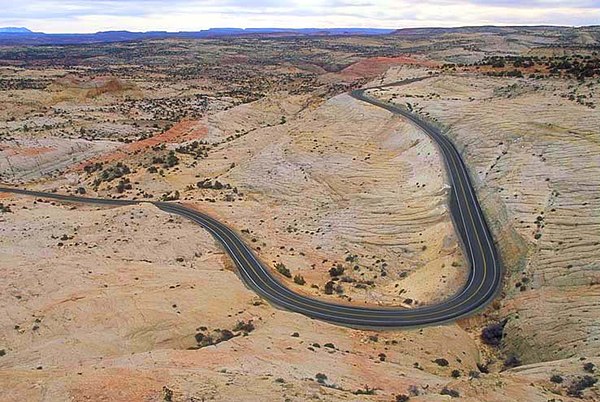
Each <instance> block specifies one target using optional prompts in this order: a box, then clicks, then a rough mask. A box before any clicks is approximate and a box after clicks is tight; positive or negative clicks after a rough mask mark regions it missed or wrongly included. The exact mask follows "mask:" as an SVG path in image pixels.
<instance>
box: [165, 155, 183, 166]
mask: <svg viewBox="0 0 600 402" xmlns="http://www.w3.org/2000/svg"><path fill="white" fill-rule="evenodd" d="M178 164H179V158H178V157H177V156H176V155H175V151H169V154H168V155H167V159H166V160H165V165H164V166H165V167H167V168H170V167H173V166H175V165H178Z"/></svg>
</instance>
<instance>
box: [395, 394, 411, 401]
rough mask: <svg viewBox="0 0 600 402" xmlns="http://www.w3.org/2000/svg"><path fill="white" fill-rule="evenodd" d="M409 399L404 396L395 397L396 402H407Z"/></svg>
mask: <svg viewBox="0 0 600 402" xmlns="http://www.w3.org/2000/svg"><path fill="white" fill-rule="evenodd" d="M409 400H410V397H409V396H408V395H405V394H400V395H396V402H408V401H409Z"/></svg>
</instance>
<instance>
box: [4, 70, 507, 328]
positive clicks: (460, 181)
mask: <svg viewBox="0 0 600 402" xmlns="http://www.w3.org/2000/svg"><path fill="white" fill-rule="evenodd" d="M415 80H416V79H415ZM415 80H407V81H404V83H409V82H414V81H415ZM351 95H352V96H353V97H354V98H356V99H359V100H361V101H364V102H368V103H370V104H372V105H375V106H378V107H381V108H384V109H386V110H388V111H390V112H392V113H394V114H396V115H400V116H402V117H404V118H406V119H408V120H410V121H411V122H412V123H413V124H415V125H416V126H418V127H419V128H420V129H422V130H423V131H425V132H426V133H427V134H428V135H429V136H430V137H431V138H432V139H433V140H434V141H435V142H436V144H437V146H438V148H439V150H440V152H441V154H442V155H443V157H444V160H445V164H446V168H447V171H448V176H449V177H450V181H451V183H452V190H451V195H450V211H451V214H452V218H453V222H454V225H455V228H456V230H457V232H458V234H459V237H460V239H461V241H462V245H463V249H464V254H465V256H466V258H467V260H468V261H469V267H470V272H469V277H468V280H467V283H466V284H465V285H464V287H463V288H462V289H460V290H459V291H458V292H457V293H456V294H455V295H454V296H452V297H450V298H449V299H447V300H445V301H443V302H441V303H439V304H435V305H430V306H424V307H419V308H413V309H405V308H394V307H359V306H350V305H341V304H336V303H332V302H327V301H322V300H318V299H312V298H310V297H308V296H304V295H301V294H298V293H294V292H293V291H292V290H290V289H288V288H287V287H286V286H284V285H283V284H282V283H281V282H280V281H279V280H278V279H277V278H276V276H275V275H274V274H273V272H272V270H271V268H269V267H267V266H265V265H264V264H262V263H261V262H260V261H259V260H258V258H256V256H255V255H254V253H253V251H252V250H251V249H250V247H249V246H247V245H246V244H245V243H244V242H243V241H242V239H241V237H240V235H239V234H237V233H236V232H234V231H233V230H232V229H230V228H229V227H228V226H226V225H224V224H223V223H221V222H219V221H217V220H216V219H214V218H212V217H210V216H208V215H206V214H203V213H202V212H198V211H196V210H193V209H190V208H187V207H185V206H183V205H180V204H176V203H167V202H152V204H154V205H155V206H157V207H158V208H160V209H161V210H163V211H165V212H168V213H172V214H177V215H180V216H183V217H185V218H188V219H190V220H191V221H194V222H196V223H197V224H199V225H201V226H202V227H204V228H205V229H206V230H208V231H209V232H210V233H211V234H212V235H213V236H214V237H215V239H216V240H218V241H219V242H220V243H221V245H222V246H223V247H224V248H225V250H226V251H227V253H228V254H229V255H230V256H231V258H232V259H233V260H234V262H235V265H236V266H237V268H238V270H239V275H240V277H241V278H242V280H243V281H244V282H245V283H246V285H247V286H249V287H250V288H251V289H252V290H254V291H255V292H256V293H257V294H259V295H260V296H261V297H263V298H264V299H266V300H268V301H269V302H270V303H272V304H274V305H276V306H279V307H281V308H284V309H286V310H290V311H294V312H297V313H300V314H304V315H306V316H308V317H312V318H316V319H320V320H324V321H328V322H331V323H335V324H340V325H346V326H353V327H363V328H399V327H417V326H424V325H431V324H439V323H442V322H447V321H452V320H455V319H457V318H460V317H464V316H467V315H469V314H472V313H474V312H475V311H477V310H478V309H480V308H481V307H483V306H485V305H487V304H488V303H489V302H490V301H491V300H492V299H493V298H494V297H495V295H496V293H497V292H498V290H499V288H500V284H501V279H502V270H501V268H500V263H499V259H498V253H497V251H496V248H495V245H494V242H493V239H492V236H491V235H490V231H489V229H488V226H487V223H486V221H485V219H484V217H483V214H482V212H481V208H480V206H479V203H478V201H477V198H476V197H475V191H474V190H473V186H472V185H471V181H470V178H469V174H468V173H467V169H466V168H465V165H464V163H463V161H462V159H461V158H460V155H459V153H458V151H457V150H456V148H455V147H454V145H453V144H452V143H451V142H450V140H449V139H448V138H447V137H445V136H444V135H442V134H441V133H440V131H439V130H438V129H437V128H435V127H434V126H432V125H430V124H428V123H427V122H425V121H424V120H421V119H420V118H419V117H417V116H416V115H414V114H412V113H409V112H407V111H406V110H404V109H401V108H399V107H397V106H393V105H390V104H387V103H384V102H382V101H379V100H376V99H373V98H370V97H368V96H367V95H365V90H364V89H362V90H356V91H353V92H352V93H351ZM0 192H10V193H17V194H23V195H29V196H35V197H41V198H52V199H58V200H62V201H68V202H80V203H93V204H103V205H133V204H138V203H141V202H146V201H130V200H113V199H99V198H88V197H76V196H69V195H61V194H56V193H44V192H37V191H28V190H20V189H15V188H6V187H0Z"/></svg>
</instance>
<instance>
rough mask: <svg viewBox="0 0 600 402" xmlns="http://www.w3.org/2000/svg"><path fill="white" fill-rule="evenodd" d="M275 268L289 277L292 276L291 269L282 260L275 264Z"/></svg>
mask: <svg viewBox="0 0 600 402" xmlns="http://www.w3.org/2000/svg"><path fill="white" fill-rule="evenodd" d="M275 269H276V270H277V272H279V273H280V274H281V275H283V276H286V277H288V278H291V277H292V273H291V272H290V270H289V269H288V268H287V267H286V266H285V265H284V264H283V263H281V262H278V263H277V264H275Z"/></svg>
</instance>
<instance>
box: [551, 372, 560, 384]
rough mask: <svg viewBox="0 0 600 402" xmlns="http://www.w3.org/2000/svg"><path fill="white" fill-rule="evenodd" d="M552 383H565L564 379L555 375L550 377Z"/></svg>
mask: <svg viewBox="0 0 600 402" xmlns="http://www.w3.org/2000/svg"><path fill="white" fill-rule="evenodd" d="M550 381H552V382H553V383H555V384H560V383H562V382H563V378H562V376H560V375H558V374H553V375H552V377H550Z"/></svg>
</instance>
